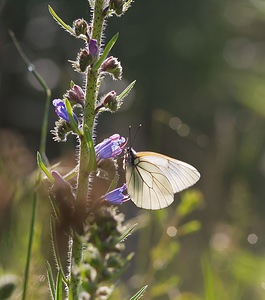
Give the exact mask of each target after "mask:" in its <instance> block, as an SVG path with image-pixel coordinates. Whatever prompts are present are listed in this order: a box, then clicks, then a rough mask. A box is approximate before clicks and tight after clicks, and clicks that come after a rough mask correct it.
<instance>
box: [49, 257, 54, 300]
mask: <svg viewBox="0 0 265 300" xmlns="http://www.w3.org/2000/svg"><path fill="white" fill-rule="evenodd" d="M47 279H48V284H49V289H50V294H51V298H52V300H55V283H54V279H53V275H52V268H51V265H50V263H49V262H48V261H47Z"/></svg>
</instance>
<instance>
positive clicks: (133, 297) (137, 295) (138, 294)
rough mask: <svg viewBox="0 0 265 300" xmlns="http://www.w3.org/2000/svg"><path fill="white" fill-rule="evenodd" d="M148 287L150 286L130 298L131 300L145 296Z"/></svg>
mask: <svg viewBox="0 0 265 300" xmlns="http://www.w3.org/2000/svg"><path fill="white" fill-rule="evenodd" d="M147 287H148V285H145V286H143V287H142V288H141V289H140V290H139V291H138V292H137V293H136V294H135V295H134V296H132V297H131V298H130V300H138V299H140V298H141V297H142V296H143V294H144V292H145V290H146V289H147Z"/></svg>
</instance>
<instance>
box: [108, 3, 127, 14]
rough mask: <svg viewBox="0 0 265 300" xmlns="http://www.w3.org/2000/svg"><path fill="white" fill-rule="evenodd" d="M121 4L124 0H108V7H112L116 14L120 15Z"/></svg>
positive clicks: (121, 10)
mask: <svg viewBox="0 0 265 300" xmlns="http://www.w3.org/2000/svg"><path fill="white" fill-rule="evenodd" d="M123 4H124V0H110V1H109V8H110V9H113V10H114V11H115V14H116V15H117V16H120V15H121V14H122V13H123Z"/></svg>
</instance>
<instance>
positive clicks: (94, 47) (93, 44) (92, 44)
mask: <svg viewBox="0 0 265 300" xmlns="http://www.w3.org/2000/svg"><path fill="white" fill-rule="evenodd" d="M88 49H89V53H90V54H91V55H92V56H93V57H97V56H98V52H99V50H98V41H97V40H95V39H91V40H90V41H89V43H88Z"/></svg>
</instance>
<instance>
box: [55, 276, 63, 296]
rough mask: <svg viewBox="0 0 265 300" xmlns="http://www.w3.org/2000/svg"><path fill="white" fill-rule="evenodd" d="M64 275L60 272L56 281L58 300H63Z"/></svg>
mask: <svg viewBox="0 0 265 300" xmlns="http://www.w3.org/2000/svg"><path fill="white" fill-rule="evenodd" d="M62 279H63V275H62V272H61V270H59V271H58V274H57V280H56V298H55V299H56V300H62V299H63V280H62Z"/></svg>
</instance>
